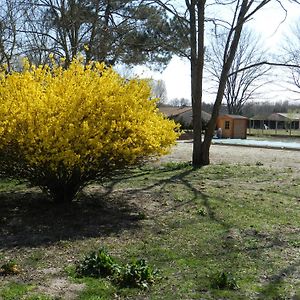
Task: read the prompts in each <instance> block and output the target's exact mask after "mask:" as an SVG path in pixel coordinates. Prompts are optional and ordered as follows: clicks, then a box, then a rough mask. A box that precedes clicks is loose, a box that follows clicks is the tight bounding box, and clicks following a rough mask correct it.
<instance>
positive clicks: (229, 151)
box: [160, 141, 300, 170]
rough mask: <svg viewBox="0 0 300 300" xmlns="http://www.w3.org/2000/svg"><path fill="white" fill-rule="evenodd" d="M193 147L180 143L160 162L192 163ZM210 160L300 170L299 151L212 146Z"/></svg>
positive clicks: (188, 142) (190, 143)
mask: <svg viewBox="0 0 300 300" xmlns="http://www.w3.org/2000/svg"><path fill="white" fill-rule="evenodd" d="M192 145H193V143H192V142H191V141H179V142H178V143H177V145H176V146H175V147H174V148H173V149H172V151H171V153H170V154H169V155H166V156H164V157H163V158H161V160H160V162H168V161H174V162H180V161H190V160H191V157H192V147H193V146H192ZM210 160H211V163H212V164H222V163H234V164H250V165H253V164H260V165H264V166H268V167H277V168H293V169H299V170H300V151H297V150H280V149H269V148H254V147H243V146H224V145H212V146H211V151H210Z"/></svg>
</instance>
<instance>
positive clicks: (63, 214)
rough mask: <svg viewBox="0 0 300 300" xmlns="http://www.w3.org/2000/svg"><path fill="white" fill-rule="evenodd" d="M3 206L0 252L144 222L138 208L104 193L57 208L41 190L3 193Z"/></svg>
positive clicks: (106, 232)
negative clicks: (140, 220)
mask: <svg viewBox="0 0 300 300" xmlns="http://www.w3.org/2000/svg"><path fill="white" fill-rule="evenodd" d="M0 206H1V210H0V249H9V248H13V247H22V246H31V247H32V246H33V247H35V246H40V245H47V244H53V243H55V242H57V241H60V240H64V239H67V240H75V239H84V238H87V237H98V236H106V235H110V234H112V233H118V232H121V231H122V230H124V229H134V228H137V227H138V226H139V225H138V221H139V219H140V218H139V214H137V211H138V208H137V207H135V206H134V205H132V204H129V203H128V202H126V201H124V199H120V200H118V199H115V198H114V199H112V198H110V197H109V196H107V195H106V194H105V193H101V192H97V193H96V192H94V193H93V195H89V194H83V195H82V196H81V197H79V200H77V201H74V202H73V203H71V204H68V205H56V204H54V203H52V202H51V201H49V200H48V199H47V198H46V197H45V196H44V195H43V194H42V193H41V192H39V191H37V190H34V191H18V192H5V193H4V192H2V193H0Z"/></svg>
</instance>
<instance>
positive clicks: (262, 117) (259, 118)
mask: <svg viewBox="0 0 300 300" xmlns="http://www.w3.org/2000/svg"><path fill="white" fill-rule="evenodd" d="M268 116H269V115H255V116H253V117H251V118H250V119H251V120H257V121H259V120H261V121H264V120H268Z"/></svg>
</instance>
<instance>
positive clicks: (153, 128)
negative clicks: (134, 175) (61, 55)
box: [0, 59, 178, 201]
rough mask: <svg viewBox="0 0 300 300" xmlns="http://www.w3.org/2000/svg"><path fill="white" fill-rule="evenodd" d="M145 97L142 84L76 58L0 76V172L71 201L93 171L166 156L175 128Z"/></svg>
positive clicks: (99, 172)
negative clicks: (66, 63) (68, 62)
mask: <svg viewBox="0 0 300 300" xmlns="http://www.w3.org/2000/svg"><path fill="white" fill-rule="evenodd" d="M149 97H150V88H149V86H148V84H147V82H145V81H142V80H125V79H123V78H121V77H120V76H119V75H118V74H117V73H116V72H114V71H113V70H112V69H111V68H107V67H106V66H105V65H104V64H101V63H93V64H90V65H88V66H83V65H82V63H81V62H80V60H78V59H77V60H74V61H73V62H72V64H71V65H70V67H69V68H68V69H66V70H65V69H63V68H62V67H60V66H57V65H56V66H54V67H52V68H50V67H49V66H46V67H45V66H44V67H34V66H29V64H28V63H27V66H25V67H24V70H23V71H22V72H20V73H18V72H15V73H12V74H9V75H6V74H4V73H2V74H0V160H1V161H0V163H1V167H2V172H5V174H6V175H18V176H20V177H22V178H26V179H28V180H29V181H30V182H31V183H32V184H33V185H38V186H40V187H41V188H42V189H43V190H44V191H46V192H47V193H48V194H50V195H51V196H52V197H53V199H54V200H57V201H70V200H72V199H73V198H74V197H75V196H76V194H77V192H78V191H80V190H81V189H82V188H83V187H84V186H85V185H86V184H87V183H88V182H89V181H90V180H92V179H95V178H96V177H97V176H99V175H100V176H101V175H104V174H107V173H109V172H111V171H112V170H114V169H117V168H123V167H125V166H128V165H133V164H136V163H137V162H140V161H141V160H143V159H144V158H145V157H149V156H157V155H161V154H165V153H166V152H167V151H168V149H169V147H170V145H172V144H173V143H174V142H175V140H176V138H177V136H178V133H176V129H177V128H176V125H175V123H174V122H171V121H169V120H166V119H165V118H164V117H163V116H162V115H161V114H160V113H159V112H158V111H157V108H156V106H155V102H154V101H152V100H149ZM1 167H0V168H1Z"/></svg>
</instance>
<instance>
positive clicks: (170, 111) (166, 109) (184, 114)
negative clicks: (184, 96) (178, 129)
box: [158, 105, 211, 129]
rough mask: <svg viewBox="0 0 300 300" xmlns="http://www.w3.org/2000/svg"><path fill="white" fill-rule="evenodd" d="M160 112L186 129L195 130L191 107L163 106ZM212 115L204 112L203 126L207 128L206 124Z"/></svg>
mask: <svg viewBox="0 0 300 300" xmlns="http://www.w3.org/2000/svg"><path fill="white" fill-rule="evenodd" d="M158 109H159V110H160V112H162V113H163V114H165V115H166V116H167V117H168V118H170V119H173V120H175V121H176V122H178V123H180V124H181V125H182V127H183V128H185V129H192V128H193V111H192V107H191V106H181V107H176V106H171V105H161V106H159V107H158ZM210 118H211V115H210V114H209V113H207V112H205V111H202V126H203V128H205V126H206V124H207V123H208V121H209V120H210Z"/></svg>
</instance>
